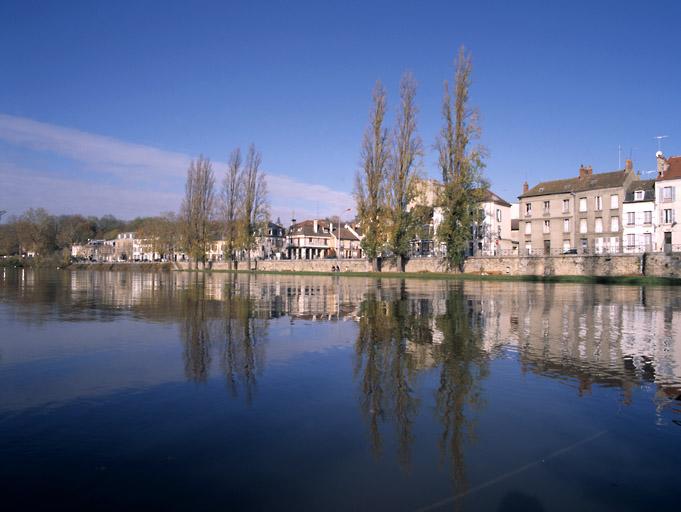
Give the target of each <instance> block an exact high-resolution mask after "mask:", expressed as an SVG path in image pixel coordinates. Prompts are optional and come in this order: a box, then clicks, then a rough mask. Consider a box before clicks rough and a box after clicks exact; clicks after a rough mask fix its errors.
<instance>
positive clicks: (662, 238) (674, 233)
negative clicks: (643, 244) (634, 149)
mask: <svg viewBox="0 0 681 512" xmlns="http://www.w3.org/2000/svg"><path fill="white" fill-rule="evenodd" d="M656 157H657V178H656V180H655V197H656V206H657V214H656V215H657V220H658V222H659V224H658V229H657V245H658V247H659V249H660V250H664V251H665V252H672V251H681V226H680V225H679V223H678V221H677V219H676V217H677V216H679V215H680V212H681V156H675V157H670V158H665V157H664V155H663V154H662V152H661V151H658V152H657V155H656Z"/></svg>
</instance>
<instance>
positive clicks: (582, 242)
mask: <svg viewBox="0 0 681 512" xmlns="http://www.w3.org/2000/svg"><path fill="white" fill-rule="evenodd" d="M579 243H580V245H581V247H582V252H588V251H589V241H588V240H587V239H586V238H582V239H581V240H580V241H579Z"/></svg>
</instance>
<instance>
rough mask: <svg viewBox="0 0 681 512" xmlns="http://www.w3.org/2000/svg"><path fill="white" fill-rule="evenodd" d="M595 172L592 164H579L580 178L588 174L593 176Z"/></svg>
mask: <svg viewBox="0 0 681 512" xmlns="http://www.w3.org/2000/svg"><path fill="white" fill-rule="evenodd" d="M592 174H593V169H592V168H591V166H590V165H587V166H584V165H580V166H579V177H580V178H585V177H587V176H591V175H592Z"/></svg>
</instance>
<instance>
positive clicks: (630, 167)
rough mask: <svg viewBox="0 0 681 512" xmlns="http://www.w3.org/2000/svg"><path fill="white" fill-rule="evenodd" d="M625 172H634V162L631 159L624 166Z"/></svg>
mask: <svg viewBox="0 0 681 512" xmlns="http://www.w3.org/2000/svg"><path fill="white" fill-rule="evenodd" d="M624 170H625V171H627V172H633V171H634V162H632V161H631V159H630V158H627V163H625V164H624Z"/></svg>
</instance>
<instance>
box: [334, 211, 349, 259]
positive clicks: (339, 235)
mask: <svg viewBox="0 0 681 512" xmlns="http://www.w3.org/2000/svg"><path fill="white" fill-rule="evenodd" d="M350 211H352V208H347V209H346V210H345V212H344V213H348V212H350ZM341 224H342V223H341V216H340V215H339V216H338V238H337V239H336V245H337V246H338V252H337V254H336V255H337V258H338V259H341V258H342V253H341ZM351 245H352V244H351Z"/></svg>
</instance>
